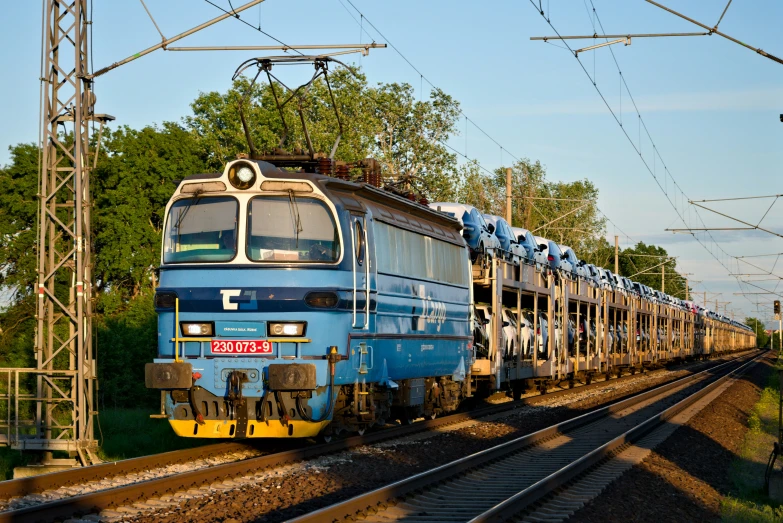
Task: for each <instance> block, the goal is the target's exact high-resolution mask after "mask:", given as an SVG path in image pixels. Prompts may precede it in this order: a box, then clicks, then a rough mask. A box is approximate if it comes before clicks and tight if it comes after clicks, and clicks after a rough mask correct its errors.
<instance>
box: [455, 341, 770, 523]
mask: <svg viewBox="0 0 783 523" xmlns="http://www.w3.org/2000/svg"><path fill="white" fill-rule="evenodd" d="M764 354H765V352H761V353H760V354H757V355H756V356H754V357H753V358H751V359H750V360H749V361H746V362H744V363H742V364H741V365H740V366H739V367H738V368H736V369H733V370H731V371H730V372H728V373H726V374H725V375H723V376H721V377H719V378H717V379H715V380H714V381H712V382H710V383H709V384H707V385H706V386H704V387H703V388H701V389H699V390H698V391H697V392H695V393H694V394H691V395H689V396H688V397H686V398H684V399H682V400H680V401H678V402H677V403H676V404H675V405H673V406H671V407H669V408H668V409H666V410H664V411H663V412H661V413H659V414H656V415H654V416H651V417H650V418H648V419H647V420H645V421H644V422H642V423H640V424H638V425H636V426H635V427H634V428H632V429H631V430H628V431H626V432H624V433H623V434H620V435H619V436H617V437H615V438H613V439H612V440H610V441H608V442H606V443H604V444H603V445H601V446H600V447H598V448H597V449H595V450H593V451H592V452H590V453H589V454H586V455H585V456H583V457H582V458H580V459H578V460H577V461H574V462H573V463H571V464H569V465H567V466H565V467H563V468H561V469H560V470H558V471H557V472H555V473H553V474H550V475H549V476H547V477H546V478H544V479H542V480H540V481H538V482H537V483H535V484H534V485H531V486H530V487H528V488H526V489H524V490H522V491H521V492H519V493H517V494H515V495H514V496H512V497H510V498H508V499H507V500H505V501H504V502H502V503H500V504H498V505H496V506H494V507H492V508H491V509H490V510H488V511H486V512H484V513H482V514H480V515H479V516H477V517H475V518H473V519H471V520H470V522H469V523H490V522H494V523H501V522H503V521H505V520H506V519H507V518H509V517H511V516H513V515H515V514H518V513H519V512H520V511H521V509H522V508H524V507H527V506H529V505H531V504H532V503H534V502H535V501H538V500H539V499H540V498H542V497H543V496H545V495H546V494H548V493H550V492H551V491H552V490H554V489H556V488H558V487H561V486H563V485H564V484H565V483H567V482H568V481H570V480H572V479H574V478H576V477H577V476H579V475H580V474H582V473H583V472H585V471H587V470H589V469H590V468H592V467H593V466H595V465H597V464H598V463H599V462H601V461H602V460H603V459H605V458H607V457H609V456H611V455H612V454H613V453H614V452H616V451H617V450H618V449H620V447H623V446H625V445H627V444H629V443H634V442H636V441H638V440H640V439H641V438H642V437H643V436H645V435H646V434H648V433H649V432H650V431H651V430H653V429H654V428H655V427H656V426H658V425H659V424H661V423H664V422H665V421H667V420H669V419H671V418H673V417H674V416H675V415H677V414H678V413H680V412H681V411H682V410H684V409H685V408H687V407H689V406H690V405H692V404H694V403H696V402H697V401H699V400H700V399H701V398H703V397H704V396H706V395H707V394H709V393H710V392H712V391H713V390H714V389H716V388H718V387H719V386H721V385H722V384H723V383H724V382H725V381H726V380H728V379H729V378H731V377H732V376H734V375H735V374H741V373H742V371H744V370H746V369H747V368H748V367H749V366H750V365H753V364H755V363H756V361H757V360H758V359H759V358H760V357H762V356H763V355H764Z"/></svg>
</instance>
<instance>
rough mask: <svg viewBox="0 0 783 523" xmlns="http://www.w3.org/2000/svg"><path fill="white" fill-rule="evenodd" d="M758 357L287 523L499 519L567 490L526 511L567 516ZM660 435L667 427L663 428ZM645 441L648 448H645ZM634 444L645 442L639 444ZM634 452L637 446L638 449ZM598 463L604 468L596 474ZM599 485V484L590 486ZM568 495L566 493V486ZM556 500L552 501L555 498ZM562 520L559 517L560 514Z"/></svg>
mask: <svg viewBox="0 0 783 523" xmlns="http://www.w3.org/2000/svg"><path fill="white" fill-rule="evenodd" d="M761 355H763V353H761V354H757V355H753V356H748V357H744V358H740V359H739V361H730V362H726V363H723V364H720V365H718V366H716V367H713V368H711V369H708V370H705V371H702V372H700V373H698V374H694V375H693V376H689V377H687V378H682V379H680V380H677V381H675V382H672V383H669V384H667V385H663V386H661V387H658V388H656V389H653V390H651V391H648V392H645V393H642V394H639V395H637V396H634V397H631V398H629V399H626V400H622V401H619V402H617V403H614V404H612V405H610V406H608V407H604V408H601V409H597V410H595V411H593V412H590V413H587V414H584V415H582V416H579V417H577V418H573V419H571V420H568V421H565V422H563V423H559V424H557V425H553V426H550V427H548V428H545V429H543V430H540V431H538V432H535V433H533V434H529V435H527V436H523V437H521V438H517V439H515V440H512V441H509V442H506V443H503V444H501V445H497V446H495V447H492V448H489V449H487V450H484V451H481V452H478V453H476V454H473V455H471V456H467V457H464V458H461V459H458V460H456V461H453V462H451V463H448V464H445V465H442V466H439V467H436V468H434V469H431V470H429V471H425V472H422V473H420V474H416V475H414V476H411V477H409V478H406V479H403V480H401V481H397V482H395V483H392V484H390V485H387V486H385V487H382V488H380V489H376V490H374V491H372V492H368V493H366V494H363V495H360V496H357V497H354V498H351V499H349V500H347V501H344V502H341V503H338V504H335V505H332V506H329V507H326V508H323V509H320V510H318V511H314V512H311V513H309V514H307V515H304V516H301V517H298V518H296V519H294V520H291V523H315V522H323V521H343V520H355V519H357V518H364V520H365V521H367V522H389V521H405V522H406V523H414V522H421V523H424V522H428V523H432V522H440V521H449V522H454V521H470V522H472V523H473V522H499V521H506V520H509V519H511V518H515V516H517V515H519V514H520V512H522V511H523V510H525V509H526V508H527V507H530V506H531V505H532V504H534V503H536V502H538V501H539V500H541V499H542V498H545V497H547V496H552V495H553V494H552V493H553V492H554V491H556V489H561V488H562V487H563V486H564V485H567V484H569V482H573V481H574V480H577V479H578V478H579V477H580V476H581V475H583V474H585V473H588V472H591V473H592V474H593V479H592V480H591V479H589V478H585V479H584V480H583V481H582V484H581V486H579V485H577V486H574V485H571V491H570V492H568V493H567V494H563V493H562V492H561V493H560V497H561V499H559V500H556V501H555V502H554V507H555V508H554V509H552V508H550V509H549V510H543V512H542V511H539V513H538V514H537V515H535V514H528V519H527V520H529V521H543V520H549V519H558V518H554V517H553V516H555V515H557V513H558V512H557V511H558V510H559V511H560V515H561V516H563V517H567V514H568V513H569V512H568V511H569V510H571V512H573V510H575V509H576V508H578V506H579V503H580V502H581V503H583V502H584V500H585V499H589V496H590V495H591V494H593V493H595V494H597V493H598V492H600V489H601V488H603V487H600V488H599V485H600V481H598V480H599V479H600V480H601V481H604V482H605V483H607V484H608V482H610V481H611V480H612V479H614V477H616V475H617V474H618V473H619V474H621V473H622V467H621V466H618V465H617V463H618V462H617V461H612V459H611V458H612V457H614V456H617V455H618V454H619V453H622V452H624V451H629V450H630V451H631V452H633V449H632V446H633V443H635V442H640V440H641V439H642V438H645V437H646V438H648V439H649V438H652V439H654V438H655V437H658V438H660V437H661V434H656V429H658V428H659V427H662V426H663V427H664V428H670V427H666V422H668V421H670V420H672V418H674V417H675V416H677V415H678V414H680V413H681V412H683V411H684V410H685V409H687V408H689V407H691V406H692V405H693V404H695V403H696V402H698V401H699V400H701V399H702V398H705V396H707V395H708V394H710V393H711V392H713V391H715V390H716V389H717V388H718V387H721V386H722V385H725V384H726V382H727V381H728V380H730V379H731V378H732V377H733V376H735V375H737V374H738V373H741V372H743V371H744V370H745V369H747V368H748V367H749V366H751V365H752V364H753V363H754V362H755V361H756V360H757V359H758V358H759V357H760V356H761ZM664 433H665V430H664ZM650 442H651V441H648V442H647V443H650ZM639 446H640V447H643V446H644V444H642V443H640V445H639ZM637 448H638V447H637ZM602 462H605V463H604V470H603V471H599V470H594V469H595V468H596V467H597V466H599V465H600V464H601V463H602ZM596 482H597V483H596ZM566 491H568V489H566ZM555 497H557V496H555ZM560 519H563V518H562V517H561V518H560Z"/></svg>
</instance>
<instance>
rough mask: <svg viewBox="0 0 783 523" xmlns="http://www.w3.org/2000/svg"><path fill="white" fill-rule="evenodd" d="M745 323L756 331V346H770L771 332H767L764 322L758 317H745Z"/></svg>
mask: <svg viewBox="0 0 783 523" xmlns="http://www.w3.org/2000/svg"><path fill="white" fill-rule="evenodd" d="M745 325H747V326H748V327H750V328H751V329H753V332H755V333H756V347H760V348H763V347H769V334H767V330H766V326H765V325H764V322H763V321H761V320H759V319H758V318H753V317H749V318H745Z"/></svg>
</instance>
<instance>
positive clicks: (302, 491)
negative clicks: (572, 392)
mask: <svg viewBox="0 0 783 523" xmlns="http://www.w3.org/2000/svg"><path fill="white" fill-rule="evenodd" d="M762 365H763V367H764V368H763V369H762V370H761V371H759V370H758V369H755V370H754V371H752V372H751V373H749V374H748V375H744V376H742V377H740V378H739V379H738V380H737V381H738V382H740V383H747V384H748V385H750V386H751V387H752V388H753V389H754V390H756V391H759V390H760V384H763V383H764V380H765V379H766V378H765V376H766V374H767V373H768V371H769V369H770V368H771V366H770V363H769V361H766V360H765V361H764V362H763V363H762ZM746 389H747V388H746ZM746 389H743V390H746ZM753 403H755V401H752V402H750V403H749V404H742V406H736V405H734V404H729V403H726V402H723V403H721V404H720V405H718V406H716V405H715V402H713V403H711V404H710V405H708V406H707V407H705V410H707V409H716V408H717V409H720V410H721V412H720V414H721V419H723V420H725V421H724V422H723V423H720V424H716V423H715V422H703V423H700V422H699V419H698V416H699V415H698V414H697V416H695V417H694V418H692V420H691V422H690V424H688V425H682V426H678V427H677V430H676V431H675V433H674V434H672V435H671V436H669V438H667V439H666V440H665V441H664V442H663V443H662V444H660V445H658V446H657V447H656V448H655V450H653V453H652V454H651V455H650V456H649V457H648V458H647V460H646V461H645V465H644V466H641V467H639V466H637V467H635V468H634V469H632V470H631V471H629V472H626V474H624V475H623V476H622V477H621V479H620V480H619V481H618V480H616V481H614V482H613V483H612V484H610V485H609V486H608V488H607V490H606V492H605V493H604V495H602V496H601V497H599V498H597V499H596V500H594V501H593V502H591V503H589V504H588V505H587V506H586V507H585V508H584V509H582V510H581V511H579V512H577V513H576V514H575V515H574V517H573V518H572V520H573V521H596V522H597V521H614V520H626V521H653V520H655V521H656V523H657V522H659V521H695V520H716V519H719V518H720V502H721V499H722V498H723V496H725V495H727V494H729V493H731V492H732V488H733V485H732V480H731V477H730V470H731V467H732V464H733V463H735V462H736V461H737V460H739V459H741V458H740V457H739V445H740V444H741V442H742V434H744V431H745V429H746V427H747V420H748V417H749V416H750V413H751V410H752V407H753ZM591 410H592V409H591ZM702 412H704V411H702ZM584 413H585V411H584V410H578V411H577V410H576V409H574V408H571V407H570V406H568V405H567V404H565V405H558V406H555V407H551V406H537V405H525V406H522V407H520V409H519V410H518V411H517V412H516V416H515V417H514V419H513V421H509V420H508V418H506V419H502V420H501V419H499V420H497V421H490V422H485V423H482V424H481V425H473V426H472V427H465V428H463V429H461V430H459V431H448V432H441V433H440V434H438V435H436V436H429V437H426V438H425V437H422V438H417V437H415V436H414V437H410V438H407V439H406V440H404V441H403V442H397V443H392V442H389V443H385V444H384V443H382V444H374V445H372V446H367V447H360V448H358V449H354V450H350V451H346V452H343V453H340V454H339V455H332V456H331V457H329V456H327V457H325V458H323V459H316V460H314V461H312V462H308V463H307V464H306V465H304V468H303V469H302V470H301V471H300V472H298V473H295V474H294V476H293V477H292V478H290V480H287V481H285V482H283V483H287V484H288V486H289V487H291V488H290V490H289V491H288V492H286V493H285V494H283V493H281V495H280V496H278V501H277V502H275V503H273V504H274V505H276V506H274V507H272V506H270V507H268V509H270V510H261V511H260V512H261V513H262V514H263V515H259V516H258V517H256V518H254V519H250V520H249V521H254V522H276V521H285V520H288V519H291V518H294V517H297V516H300V515H303V514H306V513H309V512H312V511H314V510H317V509H319V508H322V507H325V506H327V505H330V504H334V503H338V502H340V501H343V500H346V499H349V498H351V497H354V496H356V495H359V494H361V493H363V492H367V491H369V490H372V489H376V488H380V487H382V486H385V485H388V484H389V483H392V482H394V481H396V480H399V479H403V478H406V477H408V476H410V475H412V474H415V473H418V472H422V471H424V470H427V469H429V468H432V467H434V466H436V465H439V464H442V463H445V462H448V461H451V460H453V459H457V458H459V457H462V456H466V455H469V454H472V453H474V452H477V451H479V450H482V449H484V448H487V447H488V446H490V445H492V444H498V443H502V442H504V441H508V440H510V439H513V438H516V437H519V436H521V435H524V434H529V433H531V432H533V431H535V430H538V429H540V428H543V427H546V426H549V425H551V424H554V423H557V422H559V421H562V420H565V419H569V418H572V417H574V416H575V415H580V414H584ZM706 418H709V416H707V417H706ZM338 456H339V457H338ZM747 465H748V467H750V468H751V469H753V470H756V471H758V474H759V478H761V479H762V481H763V471H764V464H763V463H752V462H749V463H747ZM283 483H279V484H280V488H286V485H285V484H283ZM275 487H277V485H275ZM278 492H280V490H278ZM297 492H299V494H297ZM312 494H316V495H315V496H313V495H312ZM607 500H610V501H607ZM620 500H621V501H620Z"/></svg>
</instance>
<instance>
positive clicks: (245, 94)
mask: <svg viewBox="0 0 783 523" xmlns="http://www.w3.org/2000/svg"><path fill="white" fill-rule="evenodd" d="M329 78H330V85H331V88H332V93H333V94H334V99H335V103H336V105H337V109H338V114H339V117H340V120H341V122H342V124H343V134H342V136H341V137H340V141H339V146H338V148H337V151H336V154H335V159H336V160H340V161H345V162H355V161H357V160H360V159H363V158H367V157H374V158H376V159H377V160H378V161H379V162H380V163H381V166H382V170H383V176H384V178H385V179H386V180H387V181H388V182H389V183H392V184H395V185H397V186H398V187H399V188H400V189H414V190H416V191H417V192H419V193H421V194H423V195H425V196H427V197H428V198H429V199H431V200H435V199H452V197H453V195H454V187H455V183H454V179H453V176H452V173H453V172H454V170H455V168H456V156H455V155H454V154H452V153H450V152H449V151H448V149H447V147H446V146H445V145H444V143H445V142H446V141H447V140H448V138H449V136H451V135H453V134H456V133H457V129H456V122H457V118H458V116H459V104H458V103H457V102H456V101H455V100H454V99H453V98H451V97H450V96H448V95H447V94H445V93H443V92H442V91H440V90H433V91H432V93H431V94H430V98H429V100H426V101H417V100H416V98H415V96H414V90H413V87H411V86H410V85H408V84H397V83H394V84H379V85H378V86H376V87H370V86H368V85H367V81H366V79H365V77H364V76H363V75H361V74H354V73H352V72H351V71H348V70H347V69H344V68H339V69H337V70H336V71H334V72H332V73H330V77H329ZM274 89H275V91H274V92H273V90H272V87H270V85H269V84H264V83H261V82H257V83H255V84H253V85H251V82H250V80H248V79H247V78H239V79H237V81H235V82H234V85H233V86H232V87H231V88H230V89H229V90H228V91H227V92H226V93H217V92H209V93H201V94H200V95H199V96H198V98H196V100H195V101H194V102H193V103H192V104H191V109H192V110H193V114H192V115H190V116H186V117H185V118H184V124H185V126H186V127H187V128H188V129H189V130H190V131H191V132H192V133H193V134H194V136H195V137H196V138H197V141H198V143H199V147H200V150H201V153H202V155H203V156H204V158H205V160H206V162H207V166H208V167H209V168H210V169H213V170H219V169H222V167H223V165H224V163H225V162H226V161H227V160H230V159H232V158H235V157H236V155H237V154H238V153H247V152H249V148H248V144H247V140H246V139H245V135H244V130H243V128H242V123H241V118H240V112H239V106H240V103H242V107H243V113H244V115H245V118H246V121H247V123H248V130H249V133H250V136H251V140H252V142H253V145H254V147H255V149H256V151H257V152H258V153H259V154H262V153H266V154H268V153H278V152H299V151H306V150H307V142H306V140H305V135H304V129H303V127H302V123H301V119H300V117H299V113H298V109H299V108H301V111H302V114H303V115H304V119H305V122H306V123H307V128H308V131H309V135H310V139H311V141H312V144H313V149H314V151H315V152H325V153H330V152H331V150H332V147H333V145H334V143H335V142H336V140H337V138H338V136H339V126H338V121H337V116H336V114H335V111H334V104H332V101H331V96H330V95H329V90H328V87H327V85H326V82H325V81H324V80H323V79H322V78H319V79H318V80H316V81H315V82H314V83H313V84H312V86H311V87H310V88H309V89H308V90H306V91H304V94H302V95H301V97H296V98H294V99H292V100H291V101H290V102H289V103H287V104H286V105H285V106H284V107H283V111H282V113H283V115H282V118H284V119H285V122H286V127H287V133H286V132H285V130H284V127H283V120H282V119H281V116H280V114H279V112H278V109H277V105H276V103H275V96H277V98H278V99H279V100H281V101H282V100H285V99H286V98H287V97H289V96H290V95H291V93H290V92H288V91H287V90H286V89H285V88H284V87H283V86H282V85H280V84H278V83H275V84H274ZM283 137H285V140H284V141H283V140H282V138H283ZM281 149H282V150H281Z"/></svg>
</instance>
